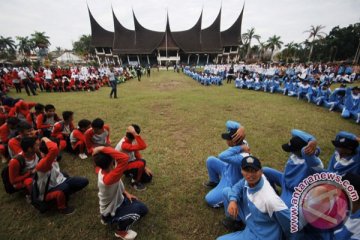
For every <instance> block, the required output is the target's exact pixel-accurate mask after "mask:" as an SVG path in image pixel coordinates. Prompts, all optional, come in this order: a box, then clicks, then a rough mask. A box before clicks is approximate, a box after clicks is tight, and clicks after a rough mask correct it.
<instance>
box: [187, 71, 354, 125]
mask: <svg viewBox="0 0 360 240" xmlns="http://www.w3.org/2000/svg"><path fill="white" fill-rule="evenodd" d="M184 73H185V74H186V75H188V76H190V77H192V78H193V79H194V80H197V81H198V82H199V83H201V84H203V85H206V86H209V85H222V81H223V80H224V79H225V78H226V79H227V83H231V81H232V80H233V79H235V87H236V88H239V89H248V90H254V91H264V92H269V93H281V94H283V95H286V96H290V97H297V99H305V100H306V101H308V102H309V103H314V104H316V105H318V106H324V107H326V108H328V109H329V110H330V111H339V112H341V116H342V117H343V118H352V119H354V120H355V121H356V123H360V88H359V86H355V85H356V83H357V82H358V81H359V80H360V68H359V66H354V67H351V66H343V65H342V66H336V67H334V66H327V65H316V66H314V65H309V66H306V65H302V64H299V65H291V66H262V65H208V66H205V68H204V71H203V72H196V71H195V69H194V68H193V69H191V68H190V67H185V68H184ZM336 83H338V84H340V85H339V86H338V87H336V88H335V89H334V90H331V88H330V87H331V85H333V84H336ZM346 84H349V85H348V86H347V85H346Z"/></svg>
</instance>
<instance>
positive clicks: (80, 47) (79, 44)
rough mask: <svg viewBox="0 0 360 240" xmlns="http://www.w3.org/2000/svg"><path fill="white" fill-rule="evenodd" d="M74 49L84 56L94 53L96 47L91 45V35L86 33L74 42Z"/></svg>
mask: <svg viewBox="0 0 360 240" xmlns="http://www.w3.org/2000/svg"><path fill="white" fill-rule="evenodd" d="M73 51H74V52H75V53H77V54H79V55H82V56H84V55H88V54H92V53H94V52H95V49H94V48H93V47H92V46H91V35H85V34H84V35H82V36H81V37H80V39H79V40H78V41H76V42H74V43H73Z"/></svg>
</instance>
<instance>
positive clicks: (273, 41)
mask: <svg viewBox="0 0 360 240" xmlns="http://www.w3.org/2000/svg"><path fill="white" fill-rule="evenodd" d="M280 38H281V37H280V36H276V35H274V36H272V37H269V39H268V40H267V41H266V43H267V47H268V48H269V49H270V50H271V60H273V57H274V51H275V49H281V45H282V44H284V43H283V42H282V41H281V40H280Z"/></svg>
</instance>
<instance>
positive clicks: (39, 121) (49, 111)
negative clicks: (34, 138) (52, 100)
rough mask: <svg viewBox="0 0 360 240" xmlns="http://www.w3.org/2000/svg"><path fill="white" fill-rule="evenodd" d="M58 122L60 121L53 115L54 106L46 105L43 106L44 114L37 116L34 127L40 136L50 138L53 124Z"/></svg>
mask: <svg viewBox="0 0 360 240" xmlns="http://www.w3.org/2000/svg"><path fill="white" fill-rule="evenodd" d="M60 120H61V119H60V118H59V117H58V115H57V114H56V113H55V106H54V105H52V104H47V105H46V106H45V113H41V114H39V115H38V116H37V118H36V127H37V129H38V130H40V133H41V134H42V136H44V137H50V136H51V131H52V129H53V127H54V124H55V123H56V122H59V121H60Z"/></svg>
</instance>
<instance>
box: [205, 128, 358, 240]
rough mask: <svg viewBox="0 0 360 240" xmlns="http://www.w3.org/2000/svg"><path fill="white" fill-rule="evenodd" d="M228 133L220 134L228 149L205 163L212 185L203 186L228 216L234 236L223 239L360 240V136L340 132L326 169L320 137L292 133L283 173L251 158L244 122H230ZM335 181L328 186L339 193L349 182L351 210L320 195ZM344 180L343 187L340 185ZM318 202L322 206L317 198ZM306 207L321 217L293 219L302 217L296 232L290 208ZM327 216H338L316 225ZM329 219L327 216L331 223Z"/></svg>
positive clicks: (212, 204)
mask: <svg viewBox="0 0 360 240" xmlns="http://www.w3.org/2000/svg"><path fill="white" fill-rule="evenodd" d="M226 129H227V132H226V133H223V134H222V135H221V136H222V138H223V139H225V140H226V142H227V145H228V146H229V148H228V149H227V150H225V151H223V152H222V153H220V154H219V155H218V156H217V157H215V156H211V157H209V158H208V159H207V160H206V167H207V171H208V175H209V181H207V182H205V183H204V186H206V187H207V188H211V190H210V191H209V193H208V194H207V195H206V196H205V201H206V203H207V204H208V205H209V206H210V207H212V208H224V210H225V216H226V217H225V219H224V221H223V222H222V223H223V224H224V225H225V227H226V228H227V229H228V230H229V231H231V232H232V233H229V234H227V235H224V236H221V237H219V238H218V239H219V240H235V239H274V240H275V239H357V238H356V236H359V234H360V226H359V224H356V223H357V222H358V221H359V218H360V200H359V197H358V194H357V192H356V191H360V185H359V183H360V147H359V142H360V138H359V137H358V136H356V135H354V134H352V133H349V132H344V131H341V132H339V133H338V134H337V135H336V136H335V138H334V140H332V141H331V142H332V144H333V146H334V148H335V149H334V154H333V155H332V156H331V159H330V161H329V163H328V167H327V168H325V166H324V164H323V163H322V160H321V159H320V158H319V156H320V153H321V151H320V148H319V147H318V145H317V141H316V138H315V137H314V136H312V135H311V134H309V133H306V132H304V131H301V130H296V129H294V130H292V132H291V139H290V140H288V141H287V142H286V143H285V144H283V145H282V149H283V151H285V152H287V153H289V158H288V160H287V162H286V164H285V167H284V171H283V172H281V171H279V170H276V169H273V168H269V167H262V164H261V161H260V159H258V158H257V157H256V156H253V155H252V154H251V150H250V147H249V143H248V142H247V141H246V140H245V137H246V134H245V128H244V127H243V126H241V124H240V123H238V122H235V121H228V122H227V123H226ZM335 179H337V180H336V182H335ZM341 179H342V180H341ZM325 180H328V181H327V182H325ZM331 180H332V182H333V183H334V184H330V185H331V186H332V187H334V186H335V188H336V189H341V192H343V191H345V188H342V187H345V180H348V181H349V182H350V184H351V185H352V186H351V187H352V190H351V191H352V192H351V194H349V195H348V196H349V202H351V201H353V202H352V206H353V207H352V209H351V207H349V206H350V205H351V204H349V205H344V202H343V201H340V200H341V199H339V200H335V201H334V199H330V198H325V199H324V198H320V197H321V196H322V194H326V192H327V191H330V190H332V189H330V188H328V186H327V185H326V183H328V182H329V181H331ZM342 181H344V185H341V186H342V187H339V186H340V185H339V184H341V183H342ZM349 182H347V183H349ZM306 183H307V184H308V185H307V186H306V185H305V184H306ZM309 183H310V184H309ZM311 183H313V184H314V185H311ZM315 183H319V185H316V184H315ZM321 184H325V185H321ZM304 186H305V187H304ZM346 186H347V185H346ZM279 187H280V188H281V193H280V194H278V192H279ZM306 187H308V188H306ZM296 189H298V190H299V189H301V190H302V192H296V194H295V191H298V190H296ZM306 189H307V190H309V189H310V190H312V192H311V193H312V194H314V195H311V196H312V197H313V198H311V197H310V196H309V197H308V198H305V194H306V191H305V190H306ZM348 189H350V188H347V190H348ZM354 189H355V190H356V191H354ZM299 191H300V190H299ZM301 194H304V196H302V197H304V198H301V197H299V195H301ZM297 195H298V197H299V198H300V200H299V202H301V199H303V200H302V202H301V203H298V202H296V201H295V200H296V198H295V196H297ZM306 196H307V195H306ZM339 196H341V195H340V194H339ZM350 196H351V198H350ZM356 196H357V197H356ZM352 197H354V198H352ZM318 198H319V200H318V201H320V203H319V202H317V200H316V199H318ZM304 199H306V200H304ZM304 201H306V204H304ZM307 204H309V208H310V207H312V208H314V209H315V210H316V211H317V212H320V213H321V214H322V215H315V216H313V215H310V217H309V213H308V214H307V215H300V216H295V217H298V218H297V219H298V221H297V222H296V227H297V229H296V231H292V230H291V227H292V225H290V223H291V222H292V218H291V217H292V215H291V214H290V209H291V210H292V209H293V208H296V211H298V212H299V213H301V212H304V211H306V209H307V206H308V205H307ZM344 206H347V208H346V209H345V208H344ZM301 210H302V211H301ZM315 210H314V211H315ZM348 211H350V213H349V214H350V216H349V217H348V218H347V217H346V216H347V215H346V214H345V213H348ZM324 213H325V214H329V218H330V216H331V217H334V218H336V221H335V222H334V221H331V222H332V224H329V222H327V223H325V224H322V225H320V226H319V225H316V224H315V223H318V222H319V221H320V220H321V216H324ZM337 214H339V215H341V216H342V217H338V215H337ZM304 216H305V217H304ZM319 216H320V217H319ZM326 217H327V216H325V217H324V218H325V219H329V218H326ZM319 219H320V220H319Z"/></svg>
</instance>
